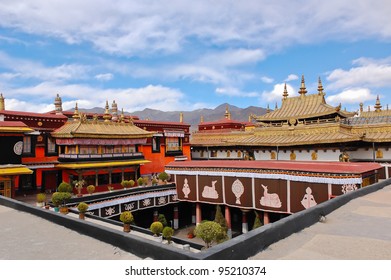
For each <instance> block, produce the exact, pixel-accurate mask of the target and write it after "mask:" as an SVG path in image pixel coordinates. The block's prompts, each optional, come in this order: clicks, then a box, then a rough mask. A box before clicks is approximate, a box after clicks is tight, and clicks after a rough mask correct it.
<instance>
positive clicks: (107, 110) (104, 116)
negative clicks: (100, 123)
mask: <svg viewBox="0 0 391 280" xmlns="http://www.w3.org/2000/svg"><path fill="white" fill-rule="evenodd" d="M103 119H104V122H105V123H107V122H109V121H110V120H111V115H110V111H109V101H107V100H106V106H105V113H104V115H103Z"/></svg>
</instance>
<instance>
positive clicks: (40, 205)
mask: <svg viewBox="0 0 391 280" xmlns="http://www.w3.org/2000/svg"><path fill="white" fill-rule="evenodd" d="M36 205H37V206H38V207H44V206H45V202H37V203H36Z"/></svg>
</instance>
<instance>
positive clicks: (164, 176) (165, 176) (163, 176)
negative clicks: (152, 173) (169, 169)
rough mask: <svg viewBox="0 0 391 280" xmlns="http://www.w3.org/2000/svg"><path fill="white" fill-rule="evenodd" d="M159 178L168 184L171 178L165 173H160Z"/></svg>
mask: <svg viewBox="0 0 391 280" xmlns="http://www.w3.org/2000/svg"><path fill="white" fill-rule="evenodd" d="M158 178H159V179H160V180H162V181H163V182H167V180H168V178H169V176H168V174H167V173H166V172H165V171H163V172H162V173H159V175H158Z"/></svg>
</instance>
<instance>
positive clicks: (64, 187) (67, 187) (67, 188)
mask: <svg viewBox="0 0 391 280" xmlns="http://www.w3.org/2000/svg"><path fill="white" fill-rule="evenodd" d="M57 191H58V192H68V193H72V191H73V189H72V186H71V185H70V184H68V183H67V182H62V183H61V184H60V185H58V188H57Z"/></svg>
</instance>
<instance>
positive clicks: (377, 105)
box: [375, 95, 382, 112]
mask: <svg viewBox="0 0 391 280" xmlns="http://www.w3.org/2000/svg"><path fill="white" fill-rule="evenodd" d="M381 107H382V105H381V104H380V99H379V95H378V96H377V98H376V104H375V112H380V111H381Z"/></svg>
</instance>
